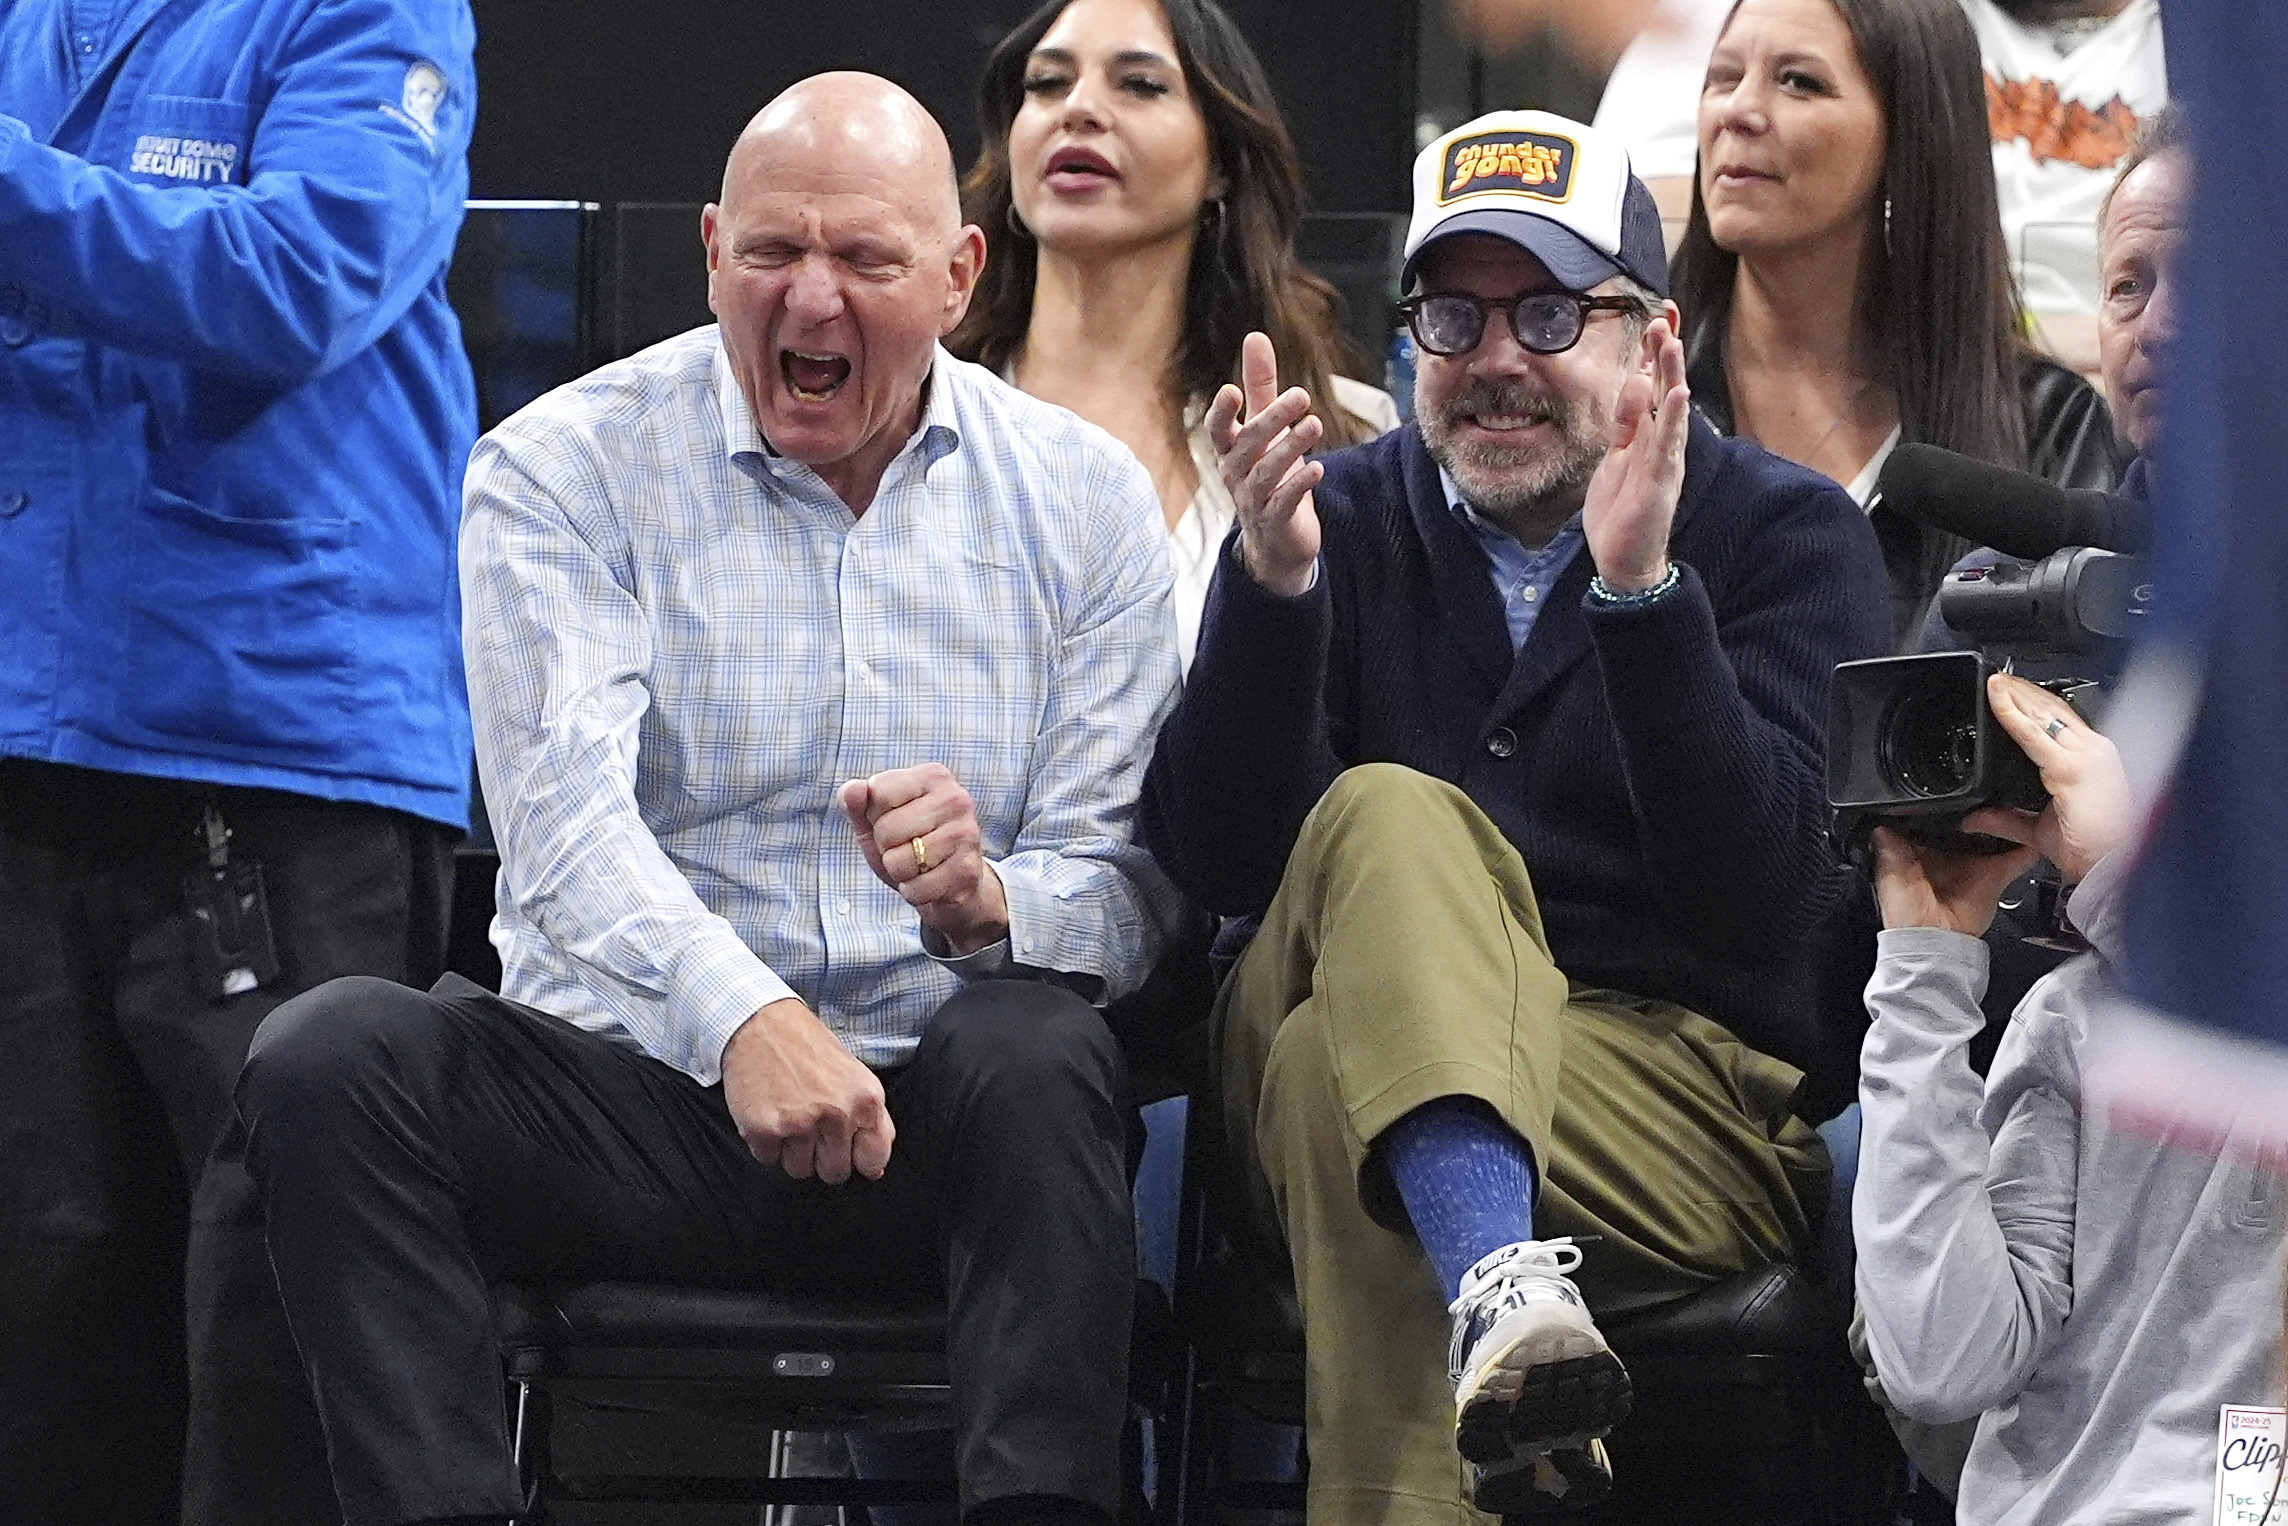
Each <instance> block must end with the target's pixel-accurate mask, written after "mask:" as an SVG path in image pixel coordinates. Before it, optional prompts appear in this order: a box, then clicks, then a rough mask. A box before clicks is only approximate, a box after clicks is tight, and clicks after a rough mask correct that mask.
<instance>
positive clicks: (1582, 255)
mask: <svg viewBox="0 0 2288 1526" xmlns="http://www.w3.org/2000/svg"><path fill="white" fill-rule="evenodd" d="M1457 233H1490V234H1492V235H1493V236H1494V237H1495V238H1499V239H1506V240H1508V241H1509V242H1510V243H1513V244H1515V245H1517V246H1518V247H1519V248H1520V249H1523V250H1524V251H1525V252H1526V253H1527V254H1530V255H1532V256H1533V257H1534V258H1535V259H1537V260H1539V261H1541V263H1542V264H1543V266H1545V267H1546V268H1547V269H1548V271H1549V274H1550V278H1551V279H1553V280H1554V281H1556V282H1557V284H1558V285H1560V286H1562V287H1564V288H1565V289H1566V290H1567V291H1588V290H1589V289H1590V288H1592V287H1595V286H1599V285H1602V284H1603V283H1605V282H1607V281H1610V280H1611V279H1612V278H1613V277H1615V276H1617V275H1619V274H1620V273H1621V266H1620V262H1619V261H1617V260H1615V259H1614V258H1613V257H1612V256H1611V255H1608V254H1604V253H1601V252H1600V251H1599V250H1598V249H1597V248H1596V246H1595V245H1593V244H1591V243H1590V242H1589V241H1588V240H1587V239H1585V238H1583V237H1582V236H1581V235H1580V234H1578V233H1575V232H1574V231H1573V230H1572V229H1571V228H1568V227H1566V226H1565V225H1564V224H1562V223H1557V222H1552V221H1550V220H1549V219H1548V218H1546V217H1540V216H1537V215H1535V214H1534V213H1531V212H1520V211H1518V210H1516V209H1515V208H1513V207H1479V208H1476V209H1474V210H1472V211H1468V212H1456V213H1455V214H1454V215H1453V216H1452V217H1449V218H1447V219H1446V220H1445V221H1444V222H1442V223H1439V224H1438V225H1437V226H1435V227H1433V228H1432V229H1431V230H1430V233H1429V236H1428V237H1426V238H1424V239H1423V240H1422V243H1421V245H1420V247H1418V248H1417V249H1416V250H1415V251H1414V252H1413V253H1412V254H1410V255H1408V256H1407V257H1406V268H1405V269H1404V270H1403V271H1401V272H1400V274H1399V284H1400V285H1401V286H1402V287H1404V288H1407V289H1409V290H1411V289H1412V287H1413V285H1414V277H1415V274H1416V272H1417V271H1419V270H1420V269H1421V267H1422V257H1423V256H1424V255H1426V254H1428V253H1429V252H1430V251H1431V250H1432V249H1433V248H1435V247H1437V245H1438V244H1439V242H1440V241H1441V240H1444V239H1449V238H1452V237H1453V236H1454V235H1455V234H1457Z"/></svg>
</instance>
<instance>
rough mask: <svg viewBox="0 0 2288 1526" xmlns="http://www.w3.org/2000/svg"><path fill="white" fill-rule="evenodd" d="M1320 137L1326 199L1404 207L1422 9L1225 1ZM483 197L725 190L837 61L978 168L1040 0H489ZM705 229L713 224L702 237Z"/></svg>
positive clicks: (481, 11)
mask: <svg viewBox="0 0 2288 1526" xmlns="http://www.w3.org/2000/svg"><path fill="white" fill-rule="evenodd" d="M1226 6H1227V8H1228V9H1229V10H1230V11H1231V12H1232V13H1233V15H1234V16H1235V17H1236V18H1237V19H1238V20H1239V22H1240V25H1241V26H1242V27H1243V28H1244V29H1245V31H1246V32H1247V35H1248V38H1249V40H1250V41H1251V42H1253V43H1254V45H1255V47H1256V49H1257V51H1258V52H1259V53H1260V54H1261V55H1262V57H1263V61H1264V64H1265V66H1266V68H1267V69H1268V70H1269V71H1270V74H1271V79H1272V84H1273V88H1274V89H1275V90H1276V91H1277V92H1278V95H1279V102H1280V106H1281V109H1282V110H1284V111H1285V113H1286V115H1287V120H1288V123H1289V125H1290V127H1292V128H1293V130H1294V132H1295V135H1296V138H1297V141H1298V142H1299V144H1300V145H1301V148H1302V152H1303V157H1304V161H1305V169H1306V172H1307V174H1308V175H1309V178H1310V188H1311V195H1312V200H1313V203H1314V205H1315V206H1316V207H1317V208H1318V209H1319V210H1321V211H1327V212H1362V211H1403V210H1404V208H1405V205H1406V196H1407V181H1406V176H1407V165H1408V163H1409V161H1410V160H1411V159H1412V157H1413V153H1414V96H1415V67H1414V33H1415V4H1414V0H1226ZM475 7H476V16H477V28H478V32H477V36H478V41H477V71H478V73H477V77H478V92H479V102H478V114H477V134H476V143H475V146H474V148H473V150H472V151H471V155H470V161H471V162H470V170H471V175H472V179H473V188H472V191H471V194H472V195H475V196H479V197H542V198H563V199H578V200H587V201H602V202H620V201H673V202H686V201H704V200H709V199H712V197H713V196H714V194H715V189H716V182H717V179H718V177H719V176H720V174H721V172H722V166H723V156H724V154H725V153H726V152H727V151H728V150H729V148H730V146H731V140H732V138H733V137H734V136H736V134H737V133H738V130H739V127H740V125H741V124H742V123H744V122H745V121H746V119H747V118H748V117H749V116H750V115H752V114H753V112H754V111H755V109H756V108H757V107H759V106H760V105H762V103H763V102H764V101H766V100H768V99H770V97H771V96H772V95H774V94H776V93H777V92H778V91H779V90H781V89H782V88H784V87H785V86H786V85H788V84H790V83H792V82H793V81H795V80H797V79H800V78H802V77H803V76H804V75H807V74H813V73H816V72H817V71H819V70H821V69H835V68H862V69H870V70H872V71H874V72H876V73H879V74H885V75H888V76H889V77H890V78H892V79H895V80H897V81H898V82H899V83H900V84H903V85H904V86H906V88H907V89H909V90H911V91H913V92H914V94H915V95H916V96H918V97H920V99H921V101H922V103H923V104H924V105H926V106H928V107H929V108H930V110H931V111H933V112H935V113H936V114H937V117H938V120H939V121H941V122H943V123H944V124H945V126H946V130H947V132H948V134H949V135H950V136H951V137H952V139H953V143H954V152H955V154H956V156H957V157H958V158H959V159H960V160H961V162H962V163H963V164H964V165H967V164H968V162H969V160H970V159H971V157H972V156H973V155H974V154H975V152H976V149H977V123H976V116H977V107H976V99H977V79H978V76H979V74H980V73H981V72H982V71H983V69H984V65H985V55H986V54H987V53H988V52H989V51H990V50H991V48H992V46H993V44H994V43H995V42H996V41H998V40H999V38H1000V37H1001V35H1002V34H1003V33H1004V32H1006V31H1007V30H1008V29H1009V28H1010V27H1011V26H1012V25H1014V24H1015V23H1016V22H1017V21H1019V20H1021V19H1022V18H1023V17H1024V16H1025V15H1026V14H1027V13H1028V12H1029V11H1030V10H1031V8H1032V7H1031V5H1030V4H1029V3H1027V0H475ZM693 237H694V239H696V238H697V234H696V232H695V233H694V234H693Z"/></svg>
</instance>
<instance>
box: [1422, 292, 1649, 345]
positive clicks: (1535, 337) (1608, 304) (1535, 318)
mask: <svg viewBox="0 0 2288 1526" xmlns="http://www.w3.org/2000/svg"><path fill="white" fill-rule="evenodd" d="M1638 306H1639V303H1638V301H1637V299H1636V298H1635V297H1622V296H1614V297H1585V296H1583V295H1581V294H1580V293H1579V292H1577V291H1529V292H1525V293H1524V294H1522V295H1520V296H1515V297H1511V298H1510V299H1509V300H1508V301H1506V302H1490V301H1487V300H1486V299H1485V298H1483V297H1473V296H1470V295H1469V294H1468V293H1466V292H1456V291H1441V292H1426V293H1424V294H1422V295H1420V296H1414V297H1408V298H1407V299H1406V300H1405V301H1403V302H1401V303H1399V304H1398V310H1399V311H1400V312H1402V313H1404V314H1405V315H1406V326H1407V327H1408V328H1409V329H1411V330H1413V332H1414V342H1415V343H1416V344H1418V345H1420V346H1421V347H1422V348H1423V349H1425V350H1428V351H1429V352H1430V353H1431V354H1433V355H1467V354H1469V353H1470V351H1472V350H1474V349H1476V348H1477V347H1478V345H1479V343H1480V341H1482V340H1483V339H1484V338H1485V337H1486V314H1487V313H1489V312H1500V311H1502V310H1504V309H1506V310H1507V311H1508V313H1509V329H1510V332H1511V333H1513V334H1515V335H1516V336H1517V342H1518V343H1519V344H1521V345H1523V346H1525V347H1526V348H1527V349H1529V350H1531V351H1532V352H1533V353H1534V354H1536V355H1562V354H1564V353H1565V352H1566V351H1567V350H1570V349H1572V348H1573V346H1574V345H1576V344H1578V343H1580V341H1581V331H1582V330H1583V329H1585V328H1587V327H1588V326H1589V315H1590V314H1591V313H1630V312H1635V311H1636V310H1637V308H1638Z"/></svg>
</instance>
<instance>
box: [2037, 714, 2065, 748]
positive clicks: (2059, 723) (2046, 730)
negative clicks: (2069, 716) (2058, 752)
mask: <svg viewBox="0 0 2288 1526" xmlns="http://www.w3.org/2000/svg"><path fill="white" fill-rule="evenodd" d="M2065 729H2066V723H2065V718H2064V717H2063V716H2052V717H2050V723H2049V724H2048V725H2047V726H2044V727H2043V728H2042V734H2043V735H2044V736H2046V737H2048V738H2049V739H2050V740H2051V741H2053V742H2054V741H2056V740H2057V739H2058V733H2059V732H2061V731H2063V730H2065Z"/></svg>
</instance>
